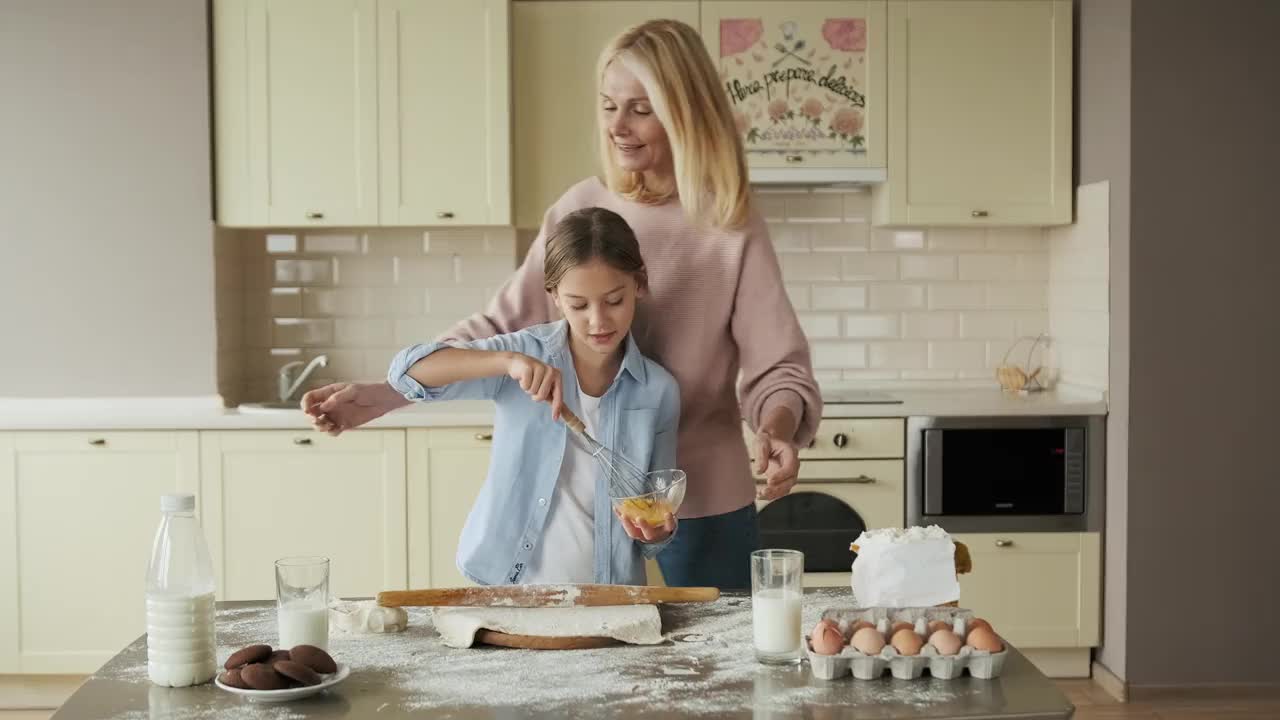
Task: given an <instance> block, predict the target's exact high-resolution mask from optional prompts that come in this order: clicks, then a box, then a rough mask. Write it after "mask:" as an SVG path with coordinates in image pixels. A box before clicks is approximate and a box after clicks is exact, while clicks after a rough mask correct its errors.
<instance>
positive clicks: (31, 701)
mask: <svg viewBox="0 0 1280 720" xmlns="http://www.w3.org/2000/svg"><path fill="white" fill-rule="evenodd" d="M1056 683H1057V685H1058V687H1059V688H1060V689H1061V690H1062V692H1063V693H1065V694H1066V696H1067V697H1068V698H1069V699H1070V700H1071V702H1072V703H1074V704H1075V706H1076V714H1075V719H1076V720H1219V719H1221V720H1278V719H1280V698H1272V699H1266V700H1261V699H1259V700H1231V701H1221V700H1161V701H1157V702H1132V703H1122V702H1119V701H1117V700H1116V699H1115V698H1113V697H1111V696H1110V695H1108V694H1107V693H1106V692H1105V691H1103V690H1102V688H1101V687H1099V686H1098V685H1096V684H1094V683H1093V681H1091V680H1058V681H1056ZM77 684H78V683H77V682H75V680H74V679H72V678H65V679H62V680H51V681H49V682H47V683H44V684H42V685H38V686H34V687H33V686H31V685H28V686H27V687H26V688H24V690H23V692H22V694H19V693H15V692H4V690H5V689H6V688H4V687H3V685H4V684H3V683H0V707H13V706H18V707H22V708H24V709H22V710H0V720H48V718H50V717H51V716H52V715H53V709H52V708H53V706H54V705H56V704H57V703H58V702H61V698H65V697H66V696H67V695H68V694H70V693H71V692H73V691H74V690H75V687H76V685H77ZM7 689H8V690H12V688H7ZM41 704H43V705H44V706H45V707H44V708H40V707H37V706H38V705H41Z"/></svg>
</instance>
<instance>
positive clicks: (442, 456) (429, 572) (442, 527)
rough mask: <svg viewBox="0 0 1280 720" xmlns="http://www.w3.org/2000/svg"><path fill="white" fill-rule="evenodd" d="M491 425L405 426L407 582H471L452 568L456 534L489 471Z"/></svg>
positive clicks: (425, 585) (427, 584) (418, 585)
mask: <svg viewBox="0 0 1280 720" xmlns="http://www.w3.org/2000/svg"><path fill="white" fill-rule="evenodd" d="M492 440H493V429H492V428H487V427H484V428H440V429H431V430H409V431H408V448H409V462H408V470H409V473H408V474H409V584H410V585H412V586H413V587H415V588H430V587H461V586H464V585H474V584H475V583H473V582H471V581H470V580H468V579H467V578H466V577H465V576H463V574H462V573H461V572H459V571H458V566H457V562H456V557H457V554H458V537H459V536H460V535H461V534H462V524H463V522H465V521H466V519H467V514H468V513H470V512H471V506H472V505H474V504H475V501H476V497H477V496H478V495H479V494H480V488H481V486H483V485H484V481H485V478H486V477H487V476H488V473H489V451H490V449H491V446H492V444H493V443H492Z"/></svg>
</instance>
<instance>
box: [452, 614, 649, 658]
mask: <svg viewBox="0 0 1280 720" xmlns="http://www.w3.org/2000/svg"><path fill="white" fill-rule="evenodd" d="M431 617H432V619H433V620H434V621H435V626H436V631H437V632H439V633H440V639H441V640H443V641H444V644H445V645H448V646H449V647H456V648H465V647H471V646H472V645H473V644H474V643H475V639H476V632H477V631H478V630H480V629H481V628H484V629H487V630H497V631H498V632H504V633H508V634H511V635H537V636H541V637H611V638H613V639H615V640H620V641H622V642H625V643H631V644H632V645H657V644H658V643H660V642H662V618H661V616H659V615H658V606H657V605H611V606H606V607H571V608H504V607H497V608H493V607H438V608H434V609H433V610H432V611H431Z"/></svg>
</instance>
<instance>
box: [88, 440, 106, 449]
mask: <svg viewBox="0 0 1280 720" xmlns="http://www.w3.org/2000/svg"><path fill="white" fill-rule="evenodd" d="M89 444H90V445H92V446H94V447H102V446H104V445H106V444H107V441H106V438H90V440H89Z"/></svg>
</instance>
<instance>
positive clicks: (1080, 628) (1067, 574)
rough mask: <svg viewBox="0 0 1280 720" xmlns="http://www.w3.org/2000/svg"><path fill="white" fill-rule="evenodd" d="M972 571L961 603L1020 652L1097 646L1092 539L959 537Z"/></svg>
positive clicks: (1098, 562) (1097, 564)
mask: <svg viewBox="0 0 1280 720" xmlns="http://www.w3.org/2000/svg"><path fill="white" fill-rule="evenodd" d="M953 537H954V538H955V539H956V540H958V541H960V542H963V543H965V544H966V545H967V546H968V547H969V553H970V555H971V556H972V557H973V572H972V573H969V574H966V575H961V576H960V605H961V606H962V607H966V608H970V609H971V610H973V611H974V612H975V613H977V614H978V615H979V616H980V617H983V618H986V619H987V620H989V621H990V622H991V625H992V627H994V628H995V629H996V631H997V632H999V633H1000V634H1001V635H1003V636H1004V637H1006V638H1008V640H1009V642H1011V643H1013V644H1014V645H1017V646H1018V647H1020V648H1076V647H1095V646H1097V645H1098V644H1099V641H1100V634H1099V630H1100V616H1101V611H1100V603H1101V596H1102V591H1101V578H1102V543H1101V537H1100V534H1099V533H1004V534H987V533H964V534H958V535H954V536H953Z"/></svg>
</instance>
